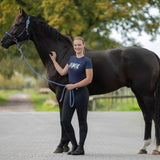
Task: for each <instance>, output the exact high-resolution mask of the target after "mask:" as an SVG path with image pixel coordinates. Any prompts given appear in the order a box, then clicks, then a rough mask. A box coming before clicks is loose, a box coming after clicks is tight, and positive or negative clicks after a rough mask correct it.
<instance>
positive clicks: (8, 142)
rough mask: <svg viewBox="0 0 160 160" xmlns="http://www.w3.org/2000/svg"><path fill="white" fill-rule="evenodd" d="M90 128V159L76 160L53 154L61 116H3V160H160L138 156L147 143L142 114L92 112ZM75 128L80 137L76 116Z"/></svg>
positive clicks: (0, 156)
mask: <svg viewBox="0 0 160 160" xmlns="http://www.w3.org/2000/svg"><path fill="white" fill-rule="evenodd" d="M88 124H89V131H88V137H87V140H86V145H85V151H86V155H84V156H77V157H75V156H70V155H67V154H66V153H62V154H54V153H53V151H54V150H55V148H56V146H57V144H58V143H59V140H60V126H59V112H0V160H146V159H149V160H152V159H153V160H159V159H160V156H153V155H149V154H148V155H137V154H136V153H137V152H138V150H139V148H140V146H141V145H142V142H143V130H144V123H143V119H142V114H141V112H89V113H88ZM73 125H74V127H75V128H76V135H77V134H78V127H77V126H78V122H77V116H76V114H75V115H74V117H73ZM153 135H154V134H153ZM153 141H154V139H153ZM153 147H154V146H153V145H151V147H149V148H148V151H149V153H150V152H151V151H152V149H153Z"/></svg>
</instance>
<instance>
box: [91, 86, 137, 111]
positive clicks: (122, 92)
mask: <svg viewBox="0 0 160 160" xmlns="http://www.w3.org/2000/svg"><path fill="white" fill-rule="evenodd" d="M97 103H98V104H97ZM102 103H105V105H109V104H110V105H112V104H114V105H116V104H124V103H125V104H134V103H136V104H137V101H136V97H135V95H134V93H133V92H132V91H131V89H130V88H126V87H123V88H121V89H119V90H117V91H114V92H111V93H108V94H104V95H94V96H90V107H91V110H93V111H95V110H96V108H97V105H98V106H99V105H102Z"/></svg>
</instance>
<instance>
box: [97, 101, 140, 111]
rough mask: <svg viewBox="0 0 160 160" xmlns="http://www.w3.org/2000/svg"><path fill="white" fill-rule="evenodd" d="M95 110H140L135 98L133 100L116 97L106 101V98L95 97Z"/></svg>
mask: <svg viewBox="0 0 160 160" xmlns="http://www.w3.org/2000/svg"><path fill="white" fill-rule="evenodd" d="M96 106H97V107H96V111H140V108H139V105H138V103H137V100H136V98H134V99H133V100H132V99H131V98H128V100H127V101H126V99H122V100H120V99H117V101H116V102H115V100H113V101H112V102H111V101H108V100H107V99H97V100H96Z"/></svg>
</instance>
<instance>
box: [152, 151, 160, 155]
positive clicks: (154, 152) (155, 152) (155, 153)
mask: <svg viewBox="0 0 160 160" xmlns="http://www.w3.org/2000/svg"><path fill="white" fill-rule="evenodd" d="M151 155H160V151H157V150H153V151H152V153H151Z"/></svg>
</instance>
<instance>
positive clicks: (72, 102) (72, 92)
mask: <svg viewBox="0 0 160 160" xmlns="http://www.w3.org/2000/svg"><path fill="white" fill-rule="evenodd" d="M16 44H17V47H18V50H19V51H20V53H21V56H22V57H23V59H24V60H25V61H26V63H27V64H28V66H29V68H30V69H31V70H32V71H33V72H34V73H35V74H36V75H37V76H39V77H41V78H42V79H44V80H45V81H47V82H50V83H53V84H55V85H58V86H62V87H64V88H63V91H62V95H61V98H60V100H59V101H60V102H62V100H63V97H64V93H65V89H66V87H65V86H66V85H64V84H60V83H57V82H54V81H51V80H49V79H46V78H44V77H43V76H41V75H40V74H39V73H37V72H36V71H35V70H34V69H33V67H32V66H31V65H30V64H29V62H28V60H27V59H26V57H25V56H24V54H23V53H22V49H21V48H22V47H23V46H24V45H23V46H22V47H21V46H20V45H19V44H18V42H17V41H16ZM69 102H70V107H71V108H72V107H73V106H74V91H73V90H70V91H69Z"/></svg>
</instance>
